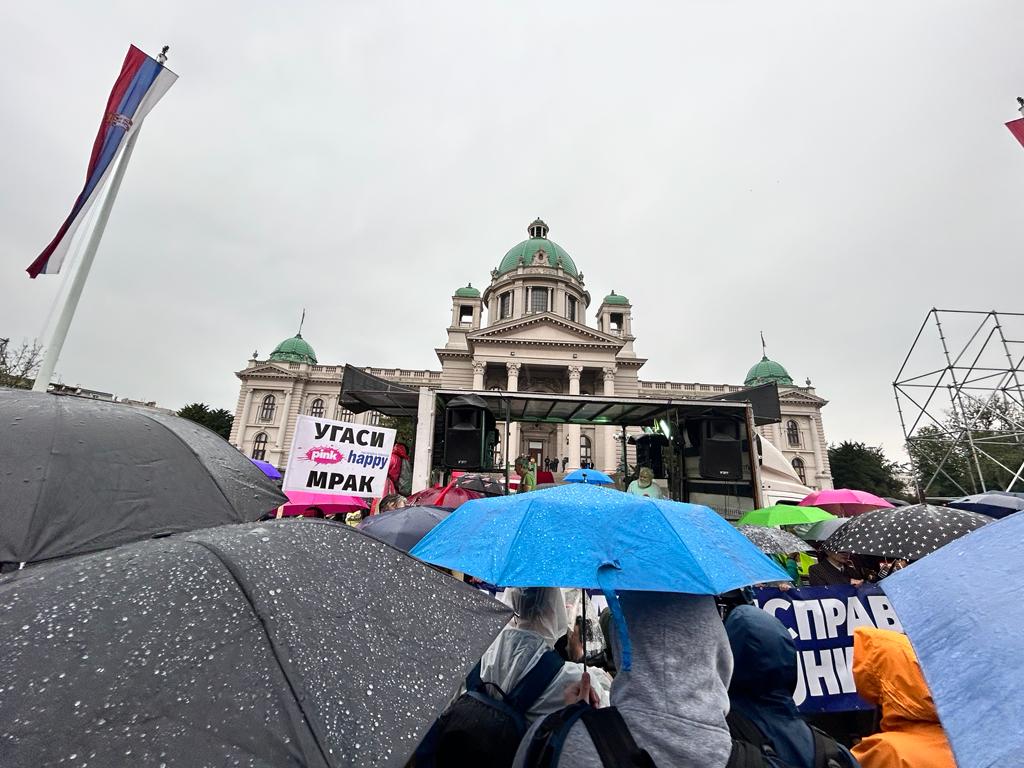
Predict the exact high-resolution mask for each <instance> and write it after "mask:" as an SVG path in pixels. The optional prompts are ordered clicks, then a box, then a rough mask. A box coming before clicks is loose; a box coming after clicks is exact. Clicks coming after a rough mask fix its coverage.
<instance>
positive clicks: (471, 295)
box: [455, 283, 480, 299]
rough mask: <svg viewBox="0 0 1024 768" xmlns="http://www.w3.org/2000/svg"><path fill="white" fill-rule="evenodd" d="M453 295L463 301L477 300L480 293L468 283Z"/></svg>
mask: <svg viewBox="0 0 1024 768" xmlns="http://www.w3.org/2000/svg"><path fill="white" fill-rule="evenodd" d="M455 295H456V296H461V297H462V298H464V299H479V298H480V291H478V290H477V289H476V288H474V287H473V284H472V283H470V284H469V285H467V286H466V287H465V288H459V289H458V290H457V291H455Z"/></svg>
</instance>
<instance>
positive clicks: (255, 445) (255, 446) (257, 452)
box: [252, 432, 267, 461]
mask: <svg viewBox="0 0 1024 768" xmlns="http://www.w3.org/2000/svg"><path fill="white" fill-rule="evenodd" d="M252 457H253V458H254V459H259V460H260V461H265V460H266V458H267V433H266V432H260V433H259V434H258V435H256V437H255V438H253V441H252Z"/></svg>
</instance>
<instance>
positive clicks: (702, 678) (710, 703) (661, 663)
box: [514, 592, 732, 768]
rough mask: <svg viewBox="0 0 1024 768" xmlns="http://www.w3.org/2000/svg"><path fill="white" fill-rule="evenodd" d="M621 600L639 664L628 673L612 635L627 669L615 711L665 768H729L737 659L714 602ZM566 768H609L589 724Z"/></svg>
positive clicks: (632, 596) (656, 595) (573, 738)
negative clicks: (728, 719) (729, 719)
mask: <svg viewBox="0 0 1024 768" xmlns="http://www.w3.org/2000/svg"><path fill="white" fill-rule="evenodd" d="M619 600H620V602H621V604H622V613H623V616H624V617H625V619H626V626H627V628H628V632H629V638H630V643H631V645H632V655H633V664H632V669H629V670H625V669H623V668H622V652H621V648H620V644H619V643H618V642H616V640H617V639H618V638H617V632H614V631H613V632H610V633H609V635H610V638H609V639H610V640H611V641H612V650H613V653H614V655H615V662H616V664H617V665H618V668H619V673H618V675H616V677H615V682H613V683H612V690H611V705H612V706H613V707H616V708H617V709H618V710H619V712H620V714H621V715H622V719H623V720H624V721H625V722H626V725H627V726H628V727H629V731H630V733H631V734H632V735H633V738H634V739H635V740H636V743H637V746H639V747H640V748H641V749H645V750H647V752H648V753H649V754H650V756H651V758H652V759H653V760H654V764H655V765H657V766H659V768H722V766H725V765H726V763H728V761H729V753H730V751H731V750H732V737H731V736H730V735H729V726H728V725H727V724H726V720H725V717H726V714H727V713H728V711H729V693H728V690H729V679H730V678H731V676H732V652H731V651H730V649H729V638H728V636H727V635H726V633H725V627H724V626H722V619H721V617H720V616H719V614H718V607H717V606H716V604H715V600H714V598H713V597H710V596H705V595H682V594H674V593H668V592H621V593H620V594H619ZM578 687H579V686H577V688H578ZM566 703H569V702H568V701H567V702H566ZM540 722H541V721H540V720H538V721H537V722H536V723H534V725H533V727H532V728H531V729H530V731H529V732H528V733H527V734H526V736H525V737H524V739H523V741H522V744H521V745H520V747H519V751H518V753H517V754H516V761H515V763H514V766H515V768H523V767H524V765H525V760H526V752H527V749H528V747H529V743H530V740H531V738H532V736H533V734H534V732H535V731H536V730H537V728H538V727H539V725H540ZM558 765H559V768H601V767H602V763H601V758H600V757H599V756H598V754H597V750H596V749H595V748H594V744H593V742H592V741H591V739H590V734H589V733H588V732H587V728H586V726H585V725H584V724H583V723H580V722H577V723H575V724H574V725H573V726H572V730H570V731H569V735H568V737H567V738H566V741H565V745H564V746H563V748H562V753H561V757H560V759H559V763H558Z"/></svg>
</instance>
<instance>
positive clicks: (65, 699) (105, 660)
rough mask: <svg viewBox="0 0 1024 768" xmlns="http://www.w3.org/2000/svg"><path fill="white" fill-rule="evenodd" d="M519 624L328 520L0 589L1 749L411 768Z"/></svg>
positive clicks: (17, 753) (59, 756)
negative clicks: (459, 690) (476, 667)
mask: <svg viewBox="0 0 1024 768" xmlns="http://www.w3.org/2000/svg"><path fill="white" fill-rule="evenodd" d="M508 618H509V612H508V610H507V609H506V608H505V607H504V606H502V605H501V604H500V603H498V602H497V601H495V600H493V599H491V598H489V597H487V596H486V595H484V594H483V593H481V592H479V591H477V590H475V589H473V588H471V587H470V586H469V585H467V584H463V583H461V582H459V581H457V580H455V579H453V578H451V577H450V576H448V575H447V574H444V573H441V572H440V571H438V570H436V569H433V568H430V567H429V566H426V565H424V564H422V563H420V562H417V561H416V560H414V559H413V558H411V557H409V556H408V555H405V554H403V553H402V552H399V551H397V550H395V549H394V548H392V547H389V546H387V545H386V544H382V543H381V542H378V541H375V540H373V539H371V538H369V537H367V536H364V535H363V534H361V533H359V532H358V531H356V530H354V529H352V528H350V527H348V526H345V525H339V524H337V523H333V522H329V521H321V520H301V521H297V520H277V521H272V522H269V523H262V524H261V523H255V524H247V525H234V526H225V527H221V528H211V529H207V530H203V531H198V532H195V533H190V534H184V535H181V536H173V537H168V538H163V539H156V540H150V541H144V542H139V543H135V544H129V545H126V546H123V547H118V548H116V549H112V550H108V551H106V552H101V553H96V554H91V555H83V556H81V557H74V558H67V559H65V560H61V561H58V562H55V563H46V564H42V565H38V566H36V567H34V568H26V569H25V570H23V571H18V572H17V573H12V574H9V575H7V576H5V577H2V578H0V635H2V636H3V638H4V642H3V643H2V644H0V680H2V681H3V683H2V684H3V689H2V695H0V755H2V756H3V758H2V762H3V765H4V766H5V767H6V768H16V767H18V766H38V765H56V764H62V765H67V766H76V767H77V766H85V765H89V766H99V765H151V766H159V765H164V766H168V767H170V766H193V765H246V766H283V765H294V766H401V765H403V764H404V763H405V761H406V759H407V758H408V756H409V754H410V753H411V752H412V750H413V749H414V748H415V746H416V744H417V743H418V741H419V739H420V738H421V737H422V736H423V734H424V733H425V731H426V730H427V728H428V727H429V725H430V723H431V721H432V720H433V718H434V717H435V716H436V714H437V713H439V712H440V710H441V709H442V708H443V707H444V705H445V703H446V702H447V700H448V698H449V697H450V695H451V693H452V691H453V690H454V689H455V688H456V686H457V685H458V683H459V681H460V680H461V679H462V677H463V676H464V675H465V674H466V672H467V670H468V669H469V668H470V667H472V665H473V663H474V661H475V660H476V659H477V658H478V657H479V655H480V654H481V652H483V650H484V649H485V648H486V647H487V646H488V645H489V643H490V642H491V640H492V639H493V638H494V637H495V636H496V635H497V633H498V632H499V631H500V629H501V627H502V626H503V625H504V624H505V622H506V621H507V620H508Z"/></svg>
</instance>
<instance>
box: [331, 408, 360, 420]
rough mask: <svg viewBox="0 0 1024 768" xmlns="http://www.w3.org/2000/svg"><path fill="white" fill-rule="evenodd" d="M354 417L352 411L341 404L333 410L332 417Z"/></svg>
mask: <svg viewBox="0 0 1024 768" xmlns="http://www.w3.org/2000/svg"><path fill="white" fill-rule="evenodd" d="M355 417H356V415H355V414H354V413H352V411H350V410H349V409H348V408H345V407H344V406H342V405H339V406H338V407H337V408H336V409H335V411H334V418H336V419H337V420H338V421H352V420H353V419H355Z"/></svg>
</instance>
